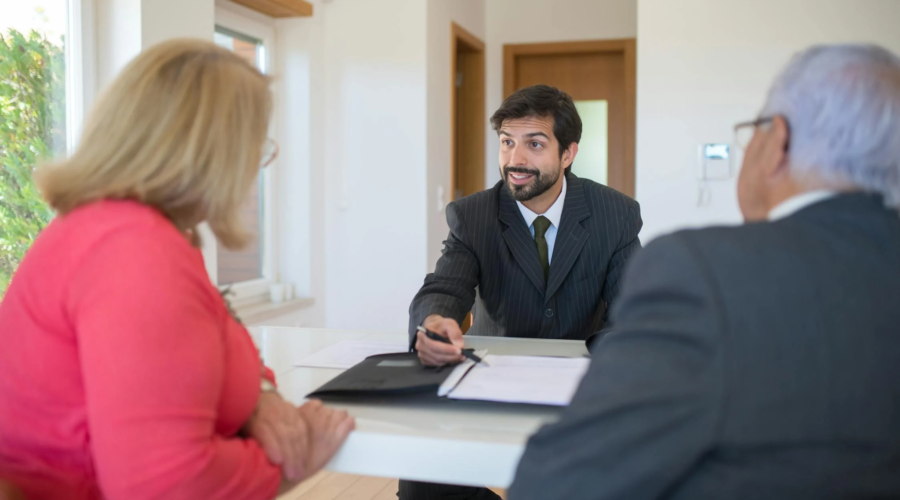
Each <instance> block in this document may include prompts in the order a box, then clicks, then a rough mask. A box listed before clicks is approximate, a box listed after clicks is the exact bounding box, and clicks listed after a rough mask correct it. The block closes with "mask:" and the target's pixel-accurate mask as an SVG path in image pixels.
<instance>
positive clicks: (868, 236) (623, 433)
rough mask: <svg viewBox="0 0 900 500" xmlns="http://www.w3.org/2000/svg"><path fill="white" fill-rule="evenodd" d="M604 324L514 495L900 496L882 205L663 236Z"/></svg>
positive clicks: (893, 256)
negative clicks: (610, 325)
mask: <svg viewBox="0 0 900 500" xmlns="http://www.w3.org/2000/svg"><path fill="white" fill-rule="evenodd" d="M613 319H614V321H615V328H614V331H612V332H611V333H608V334H607V335H606V336H605V337H604V338H603V339H602V340H600V342H598V343H597V344H596V345H595V346H594V348H593V358H594V359H593V362H592V365H591V368H590V370H589V371H588V374H587V375H586V377H585V379H584V380H583V382H582V384H581V386H580V388H579V389H578V392H577V394H576V396H575V399H574V400H573V402H572V405H571V406H570V407H569V408H567V409H566V410H565V411H564V413H563V417H562V419H561V421H559V422H558V423H556V424H553V425H550V426H548V427H545V428H543V429H542V430H541V431H539V432H538V433H537V434H536V435H535V436H534V437H533V438H532V439H531V440H530V441H529V443H528V447H527V449H526V452H525V454H524V456H523V458H522V461H521V462H520V464H519V468H518V472H517V475H516V479H515V482H514V484H513V485H512V488H511V490H510V495H509V496H510V498H511V499H513V500H523V499H542V500H543V499H546V498H566V499H612V498H621V499H629V500H639V499H650V498H675V499H700V500H702V499H732V498H753V499H756V498H759V499H763V498H764V499H767V500H771V499H792V500H796V499H807V498H808V499H832V498H834V499H837V498H841V499H844V498H876V497H877V498H887V497H890V498H900V216H898V213H897V212H896V211H892V210H888V209H885V208H884V205H883V202H882V200H881V198H879V197H877V196H872V195H865V194H854V195H842V196H839V197H837V198H833V199H830V200H826V201H823V202H820V203H817V204H814V205H812V206H810V207H807V208H805V209H803V210H801V211H800V212H797V213H795V214H794V215H792V216H790V217H788V218H786V219H782V220H779V221H776V222H771V223H758V224H749V225H745V226H742V227H736V228H714V229H704V230H698V231H687V232H680V233H676V234H674V235H671V236H668V237H664V238H661V239H659V240H658V241H655V242H653V243H651V244H650V245H648V247H647V248H646V249H645V250H644V251H643V252H641V253H640V254H639V255H638V256H637V257H636V258H635V259H633V262H632V263H631V264H630V265H629V269H628V271H627V273H626V276H625V279H624V282H623V289H622V297H621V298H620V301H619V302H618V304H617V306H616V308H615V310H614V311H613Z"/></svg>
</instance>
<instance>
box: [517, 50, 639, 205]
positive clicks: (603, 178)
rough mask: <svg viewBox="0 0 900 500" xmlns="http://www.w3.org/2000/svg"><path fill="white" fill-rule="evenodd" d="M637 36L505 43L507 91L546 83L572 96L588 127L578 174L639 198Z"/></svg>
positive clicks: (575, 167)
mask: <svg viewBox="0 0 900 500" xmlns="http://www.w3.org/2000/svg"><path fill="white" fill-rule="evenodd" d="M635 77H636V50H635V40H634V39H633V38H629V39H622V40H599V41H586V42H559V43H535V44H521V45H504V47H503V96H504V98H505V97H506V96H509V95H510V94H512V93H513V92H515V91H516V90H517V89H520V88H522V87H528V86H531V85H538V84H546V85H551V86H553V87H557V88H559V89H560V90H563V91H564V92H566V93H568V94H569V95H570V96H572V100H574V101H575V106H576V108H578V114H579V115H580V116H581V120H582V124H583V131H582V135H581V142H580V143H579V148H578V157H577V158H576V159H575V163H573V164H572V173H574V174H575V175H578V176H579V177H586V178H589V179H591V180H594V181H597V182H599V183H601V184H606V185H607V186H609V187H611V188H613V189H616V190H618V191H620V192H622V193H624V194H626V195H628V196H631V197H634V184H635V178H634V155H635V96H636V78H635Z"/></svg>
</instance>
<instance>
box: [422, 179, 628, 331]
mask: <svg viewBox="0 0 900 500" xmlns="http://www.w3.org/2000/svg"><path fill="white" fill-rule="evenodd" d="M566 182H567V186H568V187H567V192H566V200H565V204H564V205H563V212H562V217H561V219H560V223H559V228H558V232H557V235H556V243H555V245H554V247H553V258H552V259H551V260H550V276H549V278H548V280H547V283H546V284H545V283H544V272H543V270H542V269H541V264H540V260H539V258H538V253H537V246H536V245H535V243H534V238H533V237H532V236H531V232H530V230H529V229H528V226H527V225H526V224H525V219H524V218H522V213H521V212H520V211H519V207H518V205H516V202H515V200H514V199H513V198H512V196H511V195H510V194H509V191H508V189H507V188H506V185H505V184H504V183H503V182H502V181H501V182H498V183H497V184H496V185H495V186H494V187H493V188H492V189H488V190H486V191H482V192H480V193H476V194H473V195H471V196H467V197H465V198H462V199H460V200H457V201H455V202H453V203H450V204H449V205H447V224H448V225H449V226H450V234H449V236H447V240H446V241H445V242H444V250H443V252H442V255H441V258H440V259H439V260H438V262H437V265H436V266H435V270H434V273H432V274H429V275H427V276H426V277H425V284H424V285H422V288H421V289H420V290H419V293H418V294H416V296H415V298H414V299H413V301H412V305H410V307H409V334H410V338H411V340H412V342H413V343H414V342H415V332H416V327H417V326H418V325H420V324H421V323H422V321H423V320H424V319H425V318H426V317H427V316H428V315H430V314H440V315H442V316H445V317H448V318H454V319H456V321H458V322H460V323H462V320H463V318H465V316H466V314H468V312H469V311H470V310H472V312H473V315H474V322H473V324H472V329H471V330H470V334H471V335H485V336H508V337H530V338H549V339H585V338H587V337H588V336H589V335H591V334H593V333H594V332H597V331H598V330H600V328H601V327H602V326H603V324H604V322H605V320H606V318H607V315H606V310H607V309H606V304H607V303H611V302H613V300H614V299H615V297H616V294H617V293H618V289H619V276H620V275H621V273H622V271H623V269H624V264H625V261H626V260H628V258H629V257H631V255H632V254H633V253H634V252H635V251H636V250H638V249H639V248H640V247H641V244H640V241H639V240H638V236H637V235H638V232H639V231H640V229H641V216H640V206H639V205H638V203H637V202H636V201H634V200H633V199H631V198H629V197H627V196H625V195H623V194H621V193H619V192H618V191H616V190H614V189H610V188H608V187H606V186H603V185H600V184H597V183H596V182H593V181H590V180H587V179H579V178H578V177H576V176H575V175H573V174H571V173H570V172H569V171H568V170H567V171H566ZM476 287H477V289H478V293H477V295H476ZM473 304H474V305H475V307H474V309H473V308H472V306H473Z"/></svg>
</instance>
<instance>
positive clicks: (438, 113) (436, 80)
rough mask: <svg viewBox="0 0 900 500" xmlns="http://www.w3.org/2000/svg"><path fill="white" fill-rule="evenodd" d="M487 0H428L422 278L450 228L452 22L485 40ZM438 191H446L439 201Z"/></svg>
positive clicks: (437, 253)
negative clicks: (425, 221)
mask: <svg viewBox="0 0 900 500" xmlns="http://www.w3.org/2000/svg"><path fill="white" fill-rule="evenodd" d="M486 1H487V2H489V1H492V0H428V110H427V111H428V181H427V182H428V187H427V192H428V196H427V202H426V205H425V207H426V212H427V215H428V259H427V262H426V266H425V269H423V270H422V273H423V275H422V278H424V273H426V272H431V271H432V270H434V265H435V263H436V262H437V259H438V258H439V257H440V256H441V249H442V248H443V244H442V242H443V241H444V239H446V237H447V232H448V230H449V228H448V227H447V219H446V216H445V214H444V212H443V207H444V205H446V203H447V202H448V200H449V199H450V196H451V193H450V157H451V153H452V151H451V150H452V144H451V138H452V135H451V124H450V116H451V112H452V110H451V109H450V96H451V94H452V92H453V88H452V87H451V68H450V64H451V62H450V61H451V60H452V54H451V51H452V48H451V47H452V44H451V40H450V38H451V35H450V23H451V22H453V23H456V24H457V25H459V26H461V27H462V28H463V29H465V30H466V31H468V32H469V33H471V34H473V35H475V36H476V37H477V38H478V39H480V40H481V41H485V3H486ZM438 190H440V191H441V192H443V196H442V197H441V198H442V199H440V200H439V199H438V198H439V197H438ZM410 300H412V297H410Z"/></svg>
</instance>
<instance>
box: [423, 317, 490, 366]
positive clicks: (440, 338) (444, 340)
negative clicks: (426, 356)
mask: <svg viewBox="0 0 900 500" xmlns="http://www.w3.org/2000/svg"><path fill="white" fill-rule="evenodd" d="M416 329H417V330H419V331H420V332H422V333H424V334H425V336H426V337H428V338H430V339H431V340H437V341H438V342H441V343H444V344H449V345H453V342H451V341H450V339H448V338H447V337H445V336H443V335H441V334H440V333H435V332H433V331H431V330H429V329H427V328H425V327H424V326H419V327H417V328H416ZM472 351H473V349H462V354H463V356H465V357H467V358H469V359H471V360H472V361H474V362H476V363H481V364H483V365H484V366H491V365H489V364H487V363H486V362H485V361H484V360H483V359H481V358H480V357H479V356H478V355H477V354H475V353H474V352H472Z"/></svg>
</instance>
